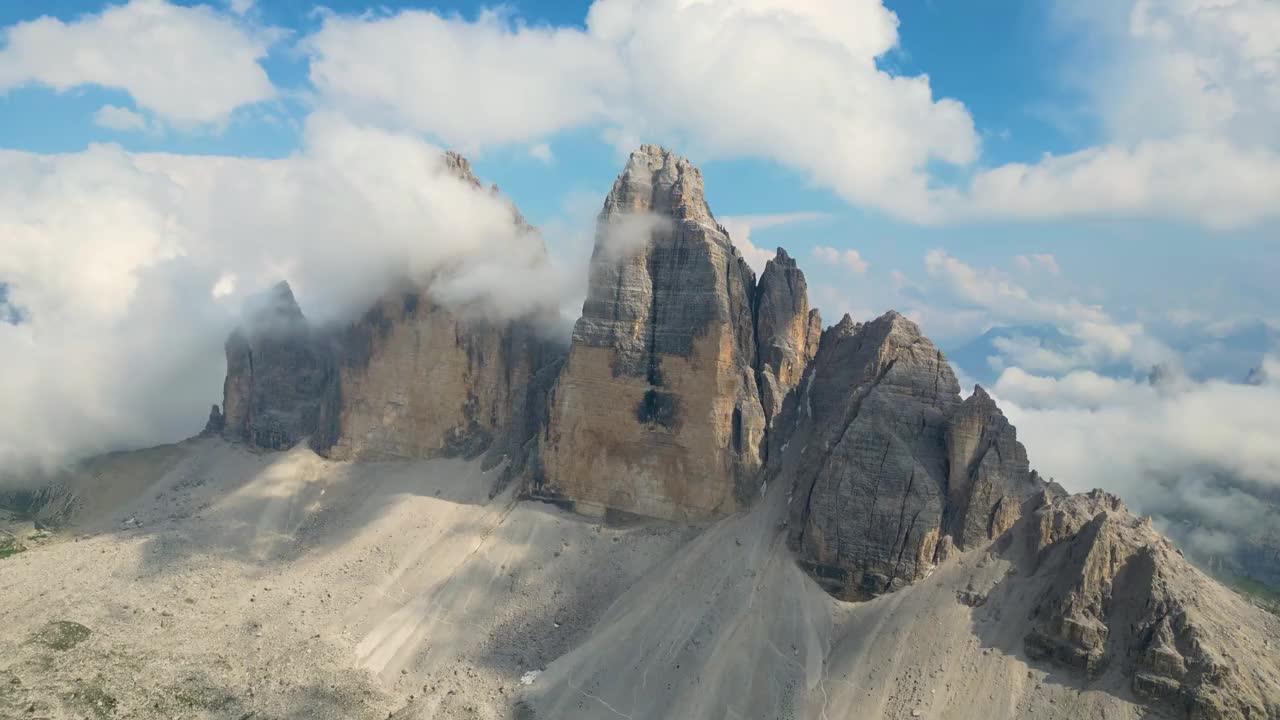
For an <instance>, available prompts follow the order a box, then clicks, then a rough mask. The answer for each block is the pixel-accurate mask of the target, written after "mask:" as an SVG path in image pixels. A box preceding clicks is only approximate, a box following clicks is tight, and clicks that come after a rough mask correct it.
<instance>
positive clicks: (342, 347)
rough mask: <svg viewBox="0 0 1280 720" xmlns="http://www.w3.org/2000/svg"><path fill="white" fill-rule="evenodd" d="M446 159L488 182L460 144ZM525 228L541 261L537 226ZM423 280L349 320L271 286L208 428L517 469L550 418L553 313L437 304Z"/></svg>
mask: <svg viewBox="0 0 1280 720" xmlns="http://www.w3.org/2000/svg"><path fill="white" fill-rule="evenodd" d="M443 167H444V172H447V173H449V174H452V175H453V176H455V177H456V178H458V179H459V180H460V181H462V182H463V183H466V184H467V185H469V186H471V187H473V188H475V189H476V190H478V191H481V192H484V189H483V187H482V185H481V183H480V181H479V180H478V179H477V178H476V177H475V175H474V174H473V173H472V172H471V166H470V164H469V163H468V162H467V160H466V159H465V158H463V157H462V156H461V155H458V154H456V153H452V152H450V153H446V154H445V156H444V158H443ZM488 192H491V193H495V194H496V193H497V188H496V187H495V188H491V189H489V190H488ZM511 213H512V215H511V217H512V223H513V224H514V225H515V226H516V227H518V228H522V229H526V230H529V229H530V228H529V226H528V224H527V223H526V222H525V220H524V218H523V217H522V216H521V215H520V213H519V212H518V211H517V210H516V209H515V208H514V206H513V207H512V208H511ZM525 237H526V239H527V241H528V242H530V243H537V245H536V247H535V250H537V252H533V253H530V255H531V257H533V258H534V260H533V261H534V262H538V261H544V260H545V255H543V254H542V247H541V240H540V239H539V238H538V237H537V235H536V233H532V232H530V233H526V234H525ZM430 285H431V282H430V281H429V280H423V281H418V282H416V283H415V282H412V281H410V280H408V279H405V280H404V281H402V282H401V283H400V284H399V285H397V286H396V287H395V288H393V289H392V290H391V291H389V292H388V293H386V294H385V295H384V296H383V297H382V298H381V299H379V300H378V301H377V302H375V303H374V304H373V306H372V307H370V308H369V309H368V310H367V311H366V312H365V313H364V314H363V315H362V316H361V317H360V319H359V320H357V321H355V322H354V323H351V324H349V325H345V326H337V327H326V328H323V329H316V328H312V327H311V326H310V325H309V324H308V323H307V321H306V318H305V317H304V316H303V314H302V311H301V309H300V308H299V307H298V304H297V302H296V300H295V299H294V297H293V293H292V292H291V291H290V290H289V287H288V285H287V284H284V283H282V284H280V285H279V286H277V287H276V288H275V290H273V291H272V293H270V294H269V297H268V298H267V301H266V302H263V303H259V305H260V307H258V308H257V309H256V310H254V311H252V312H250V313H249V314H248V316H247V318H246V325H245V327H244V328H243V329H240V330H237V331H236V332H235V333H233V334H232V335H231V337H230V339H229V340H228V341H227V378H226V382H225V391H224V399H223V410H222V413H221V414H219V413H218V412H217V410H216V408H215V410H214V411H213V412H212V413H211V415H210V420H209V423H208V425H207V426H206V432H211V431H213V430H212V429H213V428H215V426H216V427H217V431H220V432H222V433H223V434H224V435H226V436H228V437H232V438H235V439H238V440H243V441H246V442H248V443H249V444H252V445H256V446H258V447H263V448H270V449H284V448H288V447H292V446H293V445H295V444H297V443H298V442H299V441H300V440H302V439H303V438H305V437H310V441H311V446H312V447H313V448H314V449H315V450H316V451H318V452H320V453H322V454H324V455H327V456H330V457H334V458H340V459H391V458H429V457H437V456H462V457H477V456H479V455H481V454H483V453H486V452H488V453H490V456H489V457H490V459H491V460H492V461H495V462H496V461H497V460H498V459H500V458H502V457H504V456H505V457H507V458H508V459H510V460H511V461H512V462H511V464H510V465H509V470H512V471H514V470H516V469H520V468H522V467H523V465H524V463H525V462H526V461H527V460H528V455H529V452H530V450H531V449H532V448H533V447H534V446H536V443H532V442H531V440H532V439H533V436H534V435H535V434H536V431H537V427H539V426H540V424H541V423H542V421H543V418H544V416H545V412H544V411H543V410H542V408H543V407H545V399H544V398H545V394H546V386H547V385H548V384H549V381H548V380H547V375H548V373H547V372H546V366H548V365H554V364H555V363H556V362H557V356H558V354H560V351H559V350H557V349H556V348H555V343H554V342H551V341H548V340H546V339H544V337H543V335H542V334H541V333H539V332H537V331H536V330H535V328H536V327H540V326H543V325H545V324H547V323H545V322H542V321H543V320H545V319H544V318H543V317H542V315H544V314H546V313H547V312H548V311H547V310H545V309H541V308H530V309H529V310H528V311H527V313H525V314H524V315H522V316H520V317H517V318H515V319H509V318H504V319H500V320H495V319H491V318H492V313H491V312H486V308H482V307H445V306H443V305H440V304H438V303H435V302H433V301H432V300H431V294H430ZM530 398H532V401H531V400H530Z"/></svg>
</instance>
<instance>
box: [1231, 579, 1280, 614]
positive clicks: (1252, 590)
mask: <svg viewBox="0 0 1280 720" xmlns="http://www.w3.org/2000/svg"><path fill="white" fill-rule="evenodd" d="M1220 579H1221V580H1222V582H1223V583H1225V584H1226V585H1227V587H1230V588H1231V589H1232V590H1235V591H1236V592H1238V593H1240V594H1241V595H1243V596H1245V597H1246V598H1248V599H1249V600H1250V601H1252V602H1253V603H1254V604H1255V605H1258V606H1260V607H1262V608H1264V609H1266V610H1269V611H1271V612H1273V613H1275V614H1277V615H1280V588H1275V587H1272V586H1270V585H1264V584H1262V583H1260V582H1258V581H1257V580H1251V579H1250V578H1247V577H1240V576H1238V575H1227V576H1225V577H1221V578H1220Z"/></svg>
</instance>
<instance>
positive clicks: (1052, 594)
mask: <svg viewBox="0 0 1280 720" xmlns="http://www.w3.org/2000/svg"><path fill="white" fill-rule="evenodd" d="M453 162H454V164H455V165H457V167H458V168H460V170H459V171H460V172H462V171H463V169H465V172H466V174H467V175H469V167H467V166H465V160H462V159H461V158H456V159H455V160H454V161H453ZM476 183H477V185H478V181H476ZM513 217H514V218H516V220H515V221H516V222H523V220H522V219H520V218H519V216H518V213H515V214H514V215H513ZM275 298H276V299H277V302H275V303H274V304H273V305H271V307H272V308H273V309H272V311H271V312H270V313H268V314H267V315H266V316H264V317H265V318H266V320H265V321H263V320H257V319H251V322H250V325H249V329H248V330H245V331H239V332H238V333H237V334H236V335H233V336H232V339H231V340H229V341H228V377H227V383H226V395H225V399H224V406H223V410H222V412H221V413H220V414H219V413H217V412H214V413H211V417H210V422H209V427H210V428H211V431H213V430H212V429H213V428H216V427H217V426H218V425H219V424H220V425H221V429H220V431H221V432H222V433H223V434H225V435H226V436H228V437H232V438H235V439H239V440H244V441H247V442H249V443H250V444H254V445H258V446H261V447H266V448H282V447H287V446H289V445H290V444H294V443H296V442H298V441H299V440H300V439H302V438H303V437H310V438H311V443H312V446H313V447H314V448H316V449H317V450H318V451H320V452H321V453H322V454H326V455H328V456H330V457H334V458H339V459H360V458H375V459H377V458H413V457H438V456H462V457H477V456H479V455H481V454H484V453H486V452H488V453H489V457H490V458H491V460H492V461H494V462H496V461H497V460H499V459H502V458H506V459H508V460H509V461H510V465H509V469H510V472H509V473H508V476H510V475H512V474H517V473H518V474H521V475H522V477H523V480H524V489H523V491H524V492H525V494H527V495H528V496H530V497H533V498H537V499H543V500H551V501H555V502H557V503H561V504H566V505H570V506H572V507H574V508H575V509H577V510H579V511H585V512H591V513H598V512H622V513H630V514H636V515H644V516H650V517H657V518H663V519H668V520H708V519H714V518H716V517H720V516H724V515H727V514H732V513H736V512H738V511H740V510H743V509H746V508H748V507H750V506H751V505H753V504H754V503H756V502H757V499H758V498H759V497H761V496H762V495H763V494H764V491H765V489H766V488H767V487H768V486H769V485H770V484H772V483H782V484H783V485H784V486H785V489H786V491H787V492H788V494H789V508H788V510H787V512H786V513H785V515H786V523H787V530H786V536H787V544H788V545H789V546H790V548H791V551H792V552H793V553H794V555H795V558H796V560H797V562H798V564H799V565H800V567H802V568H803V569H804V570H805V571H807V572H808V573H809V575H810V576H811V577H812V578H813V579H814V580H816V581H817V583H818V584H819V585H821V586H822V587H823V588H824V589H826V590H827V591H828V592H829V593H831V594H833V595H835V596H836V597H838V598H841V599H846V600H866V599H870V598H874V597H876V596H878V595H882V594H885V593H889V592H893V591H897V590H901V589H904V588H906V587H908V586H910V585H912V584H914V583H917V582H920V581H922V580H924V579H926V578H928V577H929V576H930V575H931V574H932V573H933V572H934V571H935V570H936V569H938V568H940V567H943V566H945V565H946V564H947V563H948V562H949V561H950V560H951V559H952V558H953V557H955V556H956V555H957V554H959V553H963V552H967V551H975V550H981V549H982V548H994V549H995V551H999V552H1012V553H1014V554H1015V555H1016V554H1018V553H1022V554H1023V555H1025V556H1026V558H1032V559H1031V560H1025V558H1024V560H1025V562H1023V565H1022V567H1023V571H1024V572H1026V573H1027V575H1028V576H1029V577H1033V578H1035V581H1034V582H1032V581H1031V580H1023V579H1020V578H1016V577H1014V578H1010V579H1009V580H1007V581H1006V582H1005V583H1003V584H1002V587H1003V588H1004V589H1003V590H1002V592H1023V593H1026V592H1031V591H1032V590H1035V592H1038V593H1040V594H1039V599H1038V600H1036V602H1035V603H1034V606H1033V607H1032V608H1031V610H1030V611H1029V612H1030V623H1031V625H1030V629H1029V630H1028V631H1027V633H1026V638H1025V652H1026V653H1027V655H1028V656H1030V657H1032V658H1033V659H1035V660H1036V661H1038V662H1047V663H1053V664H1059V665H1062V666H1065V667H1067V668H1071V669H1074V670H1075V671H1078V672H1079V673H1080V675H1081V677H1083V678H1084V682H1091V681H1093V680H1095V679H1097V678H1101V677H1104V676H1105V677H1108V678H1110V679H1111V681H1117V680H1123V681H1124V682H1125V683H1126V686H1127V687H1128V688H1130V690H1129V691H1131V692H1132V693H1134V694H1135V696H1137V697H1139V698H1141V699H1143V701H1144V702H1147V703H1150V704H1151V705H1152V706H1157V707H1161V708H1165V709H1166V710H1169V709H1172V710H1173V711H1176V712H1177V713H1185V714H1186V715H1187V716H1188V717H1205V718H1218V717H1223V718H1226V717H1233V718H1234V717H1242V718H1254V717H1258V718H1275V717H1278V715H1277V713H1278V712H1280V710H1277V708H1280V688H1277V685H1276V683H1277V682H1278V680H1277V678H1278V677H1280V672H1277V669H1276V668H1274V667H1271V666H1267V665H1266V664H1265V663H1264V664H1262V665H1256V664H1255V666H1254V667H1253V668H1250V667H1247V666H1246V664H1245V663H1242V662H1240V661H1239V659H1237V658H1233V657H1232V651H1231V650H1229V649H1228V648H1231V647H1248V648H1249V652H1250V653H1253V652H1255V651H1256V652H1258V653H1262V652H1264V650H1265V646H1264V648H1263V650H1259V649H1258V648H1255V647H1253V645H1256V644H1257V643H1256V642H1255V643H1252V644H1251V643H1250V641H1249V640H1248V638H1247V637H1241V634H1242V633H1245V634H1247V632H1248V629H1249V628H1250V627H1254V625H1253V624H1246V625H1244V626H1241V627H1239V628H1236V629H1235V630H1231V622H1230V621H1229V620H1228V619H1226V618H1227V617H1228V616H1226V615H1222V614H1221V612H1220V610H1221V609H1220V608H1215V607H1213V606H1212V605H1213V604H1212V603H1208V604H1207V603H1206V602H1204V601H1202V598H1205V597H1218V595H1219V594H1220V592H1219V591H1222V588H1220V587H1219V586H1216V585H1215V584H1213V583H1212V581H1210V580H1208V579H1207V578H1204V577H1203V576H1201V575H1199V574H1198V573H1197V571H1195V570H1194V569H1193V568H1191V567H1190V566H1189V565H1188V564H1187V563H1186V562H1185V561H1184V560H1183V559H1182V558H1181V555H1180V554H1179V553H1177V551H1176V550H1174V549H1173V548H1172V546H1170V545H1169V544H1168V543H1167V541H1165V540H1164V539H1163V538H1161V537H1160V536H1159V535H1158V534H1157V533H1155V532H1154V531H1153V530H1151V528H1150V527H1149V525H1147V524H1144V523H1142V522H1140V521H1138V520H1137V519H1136V518H1134V517H1133V516H1132V515H1131V514H1129V513H1128V512H1127V511H1126V510H1124V509H1123V507H1122V506H1121V505H1120V504H1119V502H1118V501H1117V500H1115V499H1114V498H1111V497H1110V496H1106V495H1104V494H1101V493H1094V494H1090V495H1086V496H1071V497H1067V496H1066V493H1065V492H1064V491H1063V490H1062V489H1061V488H1060V487H1058V486H1056V485H1054V484H1051V483H1046V482H1045V481H1044V480H1042V479H1041V478H1040V477H1039V476H1038V475H1037V474H1036V473H1035V472H1034V471H1033V470H1031V468H1030V464H1029V462H1028V458H1027V454H1026V451H1025V449H1024V448H1023V446H1022V445H1021V443H1019V442H1018V440H1017V434H1016V429H1015V428H1014V427H1013V426H1012V425H1011V424H1010V423H1009V422H1008V420H1007V418H1005V416H1004V415H1003V413H1001V411H1000V410H999V408H998V407H997V406H996V404H995V401H994V400H993V399H992V398H991V397H990V395H989V394H988V393H987V392H986V391H985V390H984V389H983V388H981V387H977V388H975V390H974V392H973V394H972V395H970V396H969V397H968V398H963V399H962V398H961V395H960V388H959V385H958V383H957V380H956V377H955V375H954V373H953V372H952V370H951V368H950V366H949V365H948V363H947V361H946V359H945V358H944V357H943V355H942V353H941V352H940V351H939V350H938V349H937V348H936V347H934V346H933V344H932V343H931V342H930V341H929V340H928V339H927V338H925V337H923V335H922V334H921V333H920V329H919V327H918V326H916V324H915V323H913V322H912V321H910V320H909V319H907V318H906V317H905V316H903V315H901V314H899V313H896V312H890V313H887V314H885V315H883V316H881V317H880V318H877V319H875V320H872V321H870V322H867V323H856V322H854V321H853V319H852V318H850V317H849V316H847V315H846V316H845V317H844V318H843V319H842V320H841V321H840V322H839V323H837V324H836V325H834V326H832V327H830V328H828V329H826V330H825V331H822V330H821V321H820V318H819V315H818V313H817V310H816V309H811V308H809V306H808V298H807V288H806V284H805V279H804V275H803V273H802V272H801V271H800V269H799V268H798V266H797V265H796V263H795V261H794V260H793V259H791V258H790V257H789V256H788V255H787V254H786V252H785V251H783V250H781V249H779V251H778V254H777V256H776V257H775V258H774V259H772V260H770V261H769V264H768V265H767V266H766V269H765V271H764V273H763V274H762V275H761V277H760V281H759V282H758V283H757V282H756V279H755V276H754V273H753V272H752V271H751V269H750V268H749V267H748V266H747V265H746V263H745V261H744V260H743V259H742V257H741V255H740V254H739V253H738V252H737V251H736V250H735V249H734V247H733V245H732V242H731V241H730V239H729V236H728V234H727V233H726V232H725V230H724V228H723V227H721V226H720V225H719V224H718V223H717V222H716V221H715V219H714V216H713V215H712V214H711V211H710V208H709V207H708V206H707V204H706V201H705V198H704V197H703V188H702V177H701V174H700V173H699V172H698V170H697V168H695V167H693V166H692V165H691V164H690V163H689V162H688V161H687V160H685V159H684V158H680V157H678V156H676V155H674V154H672V153H670V152H669V151H666V150H663V149H661V148H657V147H655V146H644V147H642V148H641V149H640V150H638V151H637V152H636V153H633V154H632V156H631V158H630V159H629V161H628V163H627V167H626V168H625V170H624V171H623V173H622V174H621V175H620V176H619V178H618V180H617V181H616V182H615V184H614V186H613V189H612V190H611V192H610V193H609V195H608V197H607V198H606V201H605V203H604V208H603V209H602V211H601V214H600V218H599V224H598V231H597V237H596V244H595V249H594V251H593V256H592V263H591V270H590V278H589V289H588V297H587V299H586V301H585V303H584V305H583V311H582V316H581V318H579V320H578V321H577V323H576V325H575V327H574V331H573V334H572V339H571V343H570V346H569V349H568V352H567V354H564V353H562V352H561V351H559V350H558V349H557V348H556V347H555V346H554V343H548V342H546V341H544V340H542V339H540V338H539V336H538V335H537V333H536V332H534V331H533V330H532V328H531V325H530V324H528V323H526V322H524V321H511V322H505V323H492V322H489V321H486V320H483V319H476V318H475V317H474V316H471V315H468V314H467V313H466V312H465V311H464V310H460V309H458V308H446V307H442V306H439V305H436V304H433V303H432V302H431V300H430V297H429V293H426V292H425V291H424V290H422V289H413V288H410V289H402V290H398V291H396V292H393V293H390V294H388V295H387V296H385V297H384V298H383V299H382V300H380V301H379V302H378V303H377V304H376V305H375V306H374V307H373V308H371V309H370V311H369V312H368V313H366V315H365V316H364V317H363V318H362V319H361V320H360V321H358V322H357V323H354V324H353V325H351V326H349V327H347V328H343V329H341V330H340V331H325V332H319V331H316V330H314V329H311V328H309V327H308V326H307V325H306V322H305V318H303V317H302V315H301V311H300V310H298V309H297V304H296V302H294V301H293V298H292V293H291V292H288V288H287V286H284V287H283V288H277V289H276V291H275ZM257 327H269V328H279V329H280V330H281V331H280V332H276V333H274V334H273V333H270V332H263V331H261V330H256V329H255V328H257ZM1010 548H1012V549H1010ZM1023 555H1019V557H1023ZM1018 588H1021V590H1019V589H1018ZM1223 592H1225V591H1223ZM1228 595H1229V593H1228ZM992 597H994V596H992ZM966 598H968V599H966V600H964V602H965V603H966V604H970V605H974V606H978V605H982V604H984V603H986V602H988V600H987V596H986V595H985V594H981V593H977V592H974V593H970V594H969V595H966ZM1009 602H1010V603H1013V601H1012V600H1010V601H1009ZM1229 609H1230V610H1231V612H1232V613H1233V614H1232V615H1230V617H1231V618H1235V619H1237V620H1238V618H1239V617H1247V618H1249V620H1248V623H1257V622H1266V620H1262V621H1259V620H1257V618H1256V617H1255V616H1253V615H1249V614H1248V613H1247V612H1244V611H1242V610H1240V609H1239V608H1237V607H1234V606H1232V607H1231V608H1229ZM1215 613H1217V614H1215ZM1242 613H1243V614H1242ZM1219 638H1230V639H1231V640H1230V642H1231V643H1238V644H1237V645H1232V644H1224V642H1225V641H1222V640H1219ZM1250 657H1252V655H1250Z"/></svg>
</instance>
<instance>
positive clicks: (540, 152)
mask: <svg viewBox="0 0 1280 720" xmlns="http://www.w3.org/2000/svg"><path fill="white" fill-rule="evenodd" d="M529 157H531V158H533V159H534V160H537V161H539V162H543V163H550V162H551V161H552V160H554V159H555V155H553V154H552V153H551V146H550V145H548V144H547V143H535V144H533V145H530V146H529Z"/></svg>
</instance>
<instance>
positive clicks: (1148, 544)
mask: <svg viewBox="0 0 1280 720" xmlns="http://www.w3.org/2000/svg"><path fill="white" fill-rule="evenodd" d="M1037 501H1038V502H1039V503H1040V504H1039V507H1037V508H1036V509H1035V510H1034V511H1033V512H1032V513H1031V514H1030V515H1029V516H1028V517H1027V518H1026V519H1025V521H1024V522H1023V523H1022V527H1021V528H1020V530H1019V532H1016V533H1011V534H1010V535H1009V536H1008V537H1007V538H1006V540H1007V542H1009V543H1014V542H1018V543H1022V544H1024V545H1025V546H1026V547H1025V551H1026V553H1027V561H1026V562H1024V563H1023V567H1024V569H1025V570H1024V571H1025V572H1027V573H1028V575H1030V579H1029V580H1028V583H1029V584H1033V585H1034V584H1036V583H1039V586H1040V588H1041V590H1040V594H1039V596H1038V597H1037V598H1036V599H1035V601H1034V604H1033V606H1032V608H1031V613H1030V616H1031V621H1032V627H1031V630H1030V631H1029V632H1028V633H1027V635H1026V638H1025V643H1026V651H1027V654H1028V655H1029V656H1030V657H1031V658H1033V659H1037V660H1047V661H1050V662H1054V663H1058V664H1061V665H1064V666H1066V667H1069V668H1072V669H1074V670H1076V671H1078V672H1079V673H1080V674H1082V675H1083V676H1084V677H1085V678H1087V680H1088V681H1093V682H1102V681H1104V680H1105V679H1106V678H1107V677H1108V676H1110V677H1111V678H1114V679H1119V680H1121V681H1122V682H1123V683H1124V684H1125V685H1127V686H1128V687H1129V688H1130V689H1131V690H1132V692H1133V693H1134V695H1136V696H1137V697H1138V698H1141V699H1142V700H1144V701H1146V702H1148V703H1151V704H1153V705H1154V706H1156V707H1157V708H1159V709H1161V710H1164V711H1167V712H1171V713H1173V714H1174V716H1175V717H1188V718H1275V717H1278V716H1280V673H1278V670H1280V668H1278V667H1277V661H1276V656H1275V652H1274V649H1273V648H1272V644H1273V643H1274V642H1275V640H1274V639H1273V638H1272V637H1270V636H1269V635H1270V633H1268V632H1267V630H1266V628H1267V626H1270V631H1271V633H1274V630H1275V621H1274V618H1271V619H1268V618H1267V617H1266V615H1265V613H1263V612H1262V611H1261V610H1259V609H1258V608H1254V607H1252V606H1251V605H1249V604H1248V603H1247V602H1245V601H1244V600H1243V599H1242V598H1240V597H1239V596H1238V595H1236V594H1234V593H1232V592H1230V591H1228V590H1226V589H1225V588H1223V587H1222V586H1221V585H1219V584H1217V583H1216V582H1215V581H1213V580H1212V579H1210V578H1209V577H1207V576H1205V575H1204V574H1203V573H1201V572H1200V571H1199V570H1197V569H1196V568H1194V567H1192V566H1191V564H1190V563H1189V562H1187V560H1186V559H1185V558H1184V557H1183V555H1182V553H1181V551H1179V550H1177V549H1176V548H1175V547H1174V546H1173V544H1172V543H1170V542H1169V541H1168V540H1167V539H1166V538H1164V537H1162V536H1161V535H1159V534H1158V533H1157V532H1155V530H1154V529H1153V528H1152V526H1151V523H1150V521H1149V520H1144V519H1139V518H1137V517H1136V516H1134V515H1133V514H1132V513H1131V512H1129V511H1128V509H1126V508H1125V507H1124V504H1123V503H1122V502H1121V501H1120V500H1119V498H1116V497H1115V496H1113V495H1109V494H1107V493H1104V492H1102V491H1100V490H1095V491H1093V492H1090V493H1088V494H1081V495H1072V496H1059V497H1051V496H1050V495H1049V494H1048V493H1046V494H1045V495H1043V496H1041V497H1040V498H1037ZM1255 624H1257V625H1260V626H1261V627H1256V626H1255ZM1258 630H1261V632H1258ZM1264 658H1265V659H1264Z"/></svg>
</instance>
